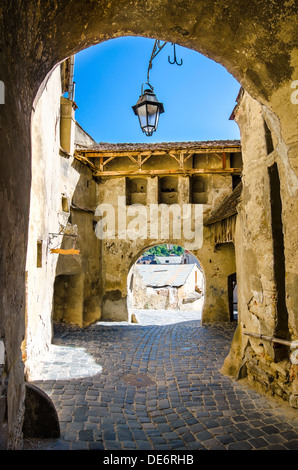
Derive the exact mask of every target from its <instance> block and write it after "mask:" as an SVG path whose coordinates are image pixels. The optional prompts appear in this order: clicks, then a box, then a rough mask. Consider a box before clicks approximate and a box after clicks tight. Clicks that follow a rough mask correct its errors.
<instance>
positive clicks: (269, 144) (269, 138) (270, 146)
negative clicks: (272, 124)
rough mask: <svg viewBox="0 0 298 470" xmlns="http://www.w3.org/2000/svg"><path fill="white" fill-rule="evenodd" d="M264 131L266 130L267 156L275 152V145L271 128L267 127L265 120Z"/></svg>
mask: <svg viewBox="0 0 298 470" xmlns="http://www.w3.org/2000/svg"><path fill="white" fill-rule="evenodd" d="M264 129H265V141H266V149H267V155H269V153H271V152H273V150H274V145H273V140H272V134H271V131H270V129H269V127H268V126H267V123H266V121H265V120H264Z"/></svg>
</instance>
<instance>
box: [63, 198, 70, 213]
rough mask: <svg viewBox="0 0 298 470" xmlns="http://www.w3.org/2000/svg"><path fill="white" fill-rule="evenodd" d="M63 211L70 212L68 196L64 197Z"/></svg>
mask: <svg viewBox="0 0 298 470" xmlns="http://www.w3.org/2000/svg"><path fill="white" fill-rule="evenodd" d="M62 210H63V212H69V201H68V197H67V196H62Z"/></svg>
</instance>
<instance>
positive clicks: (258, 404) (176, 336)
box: [26, 320, 298, 451]
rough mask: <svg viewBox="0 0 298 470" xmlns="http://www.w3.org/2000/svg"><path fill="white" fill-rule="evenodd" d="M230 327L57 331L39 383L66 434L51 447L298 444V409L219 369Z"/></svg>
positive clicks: (44, 444)
mask: <svg viewBox="0 0 298 470" xmlns="http://www.w3.org/2000/svg"><path fill="white" fill-rule="evenodd" d="M234 328H235V327H234V326H233V325H230V324H227V325H222V324H217V325H208V326H205V325H204V326H202V325H201V322H200V321H199V320H195V321H181V322H180V323H176V324H175V323H172V324H168V325H141V324H136V325H127V324H122V325H120V324H109V325H107V324H101V323H99V324H96V325H92V326H90V327H88V328H86V329H76V328H67V327H64V328H62V327H59V328H56V330H55V337H54V344H53V345H52V348H51V351H50V352H49V355H48V357H46V358H45V360H44V362H43V363H42V364H41V365H40V370H39V371H36V377H35V378H34V382H33V383H34V384H35V385H36V386H38V387H40V388H41V389H43V390H44V391H45V392H46V393H47V394H48V395H49V396H50V397H51V399H52V401H53V403H54V405H55V407H56V409H57V412H58V416H59V421H60V427H61V437H60V438H59V439H57V440H45V441H39V442H35V443H32V442H31V443H27V444H26V445H27V448H28V449H30V448H36V449H48V450H61V449H65V450H79V449H86V450H93V449H101V450H169V451H174V450H189V451H192V450H200V449H202V450H203V449H204V450H205V449H206V450H217V449H222V450H238V449H239V450H258V449H266V450H270V449H280V450H297V449H298V413H297V410H294V409H292V408H290V407H288V406H285V405H283V404H282V403H280V402H277V401H275V400H273V399H271V398H268V397H265V396H264V395H261V394H259V393H258V392H257V391H255V390H253V389H251V388H249V387H248V386H247V385H246V384H245V383H243V382H242V381H241V382H236V381H233V380H231V379H230V378H228V377H225V376H223V375H222V374H221V373H220V371H219V370H220V368H221V366H222V364H223V361H224V358H225V357H226V356H227V354H228V351H229V348H230V343H231V339H232V336H233V332H234Z"/></svg>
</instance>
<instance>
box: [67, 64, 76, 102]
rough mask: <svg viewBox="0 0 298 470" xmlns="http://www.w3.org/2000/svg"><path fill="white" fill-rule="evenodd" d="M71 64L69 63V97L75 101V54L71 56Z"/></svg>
mask: <svg viewBox="0 0 298 470" xmlns="http://www.w3.org/2000/svg"><path fill="white" fill-rule="evenodd" d="M69 61H70V65H69V85H68V99H69V100H71V101H74V94H75V93H74V92H75V82H74V81H73V77H74V61H75V56H74V55H72V56H71V57H70V58H69Z"/></svg>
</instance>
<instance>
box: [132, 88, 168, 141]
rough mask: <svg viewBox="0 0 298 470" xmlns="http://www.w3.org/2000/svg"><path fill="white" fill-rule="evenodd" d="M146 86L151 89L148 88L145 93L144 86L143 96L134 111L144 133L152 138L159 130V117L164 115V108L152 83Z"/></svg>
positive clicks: (133, 107)
mask: <svg viewBox="0 0 298 470" xmlns="http://www.w3.org/2000/svg"><path fill="white" fill-rule="evenodd" d="M146 85H149V87H150V89H149V88H147V89H146V90H145V91H143V85H142V94H141V95H140V97H139V99H138V101H137V103H136V104H135V105H134V106H132V109H133V110H134V113H135V114H136V115H137V116H138V118H139V122H140V126H141V129H142V131H143V132H144V133H145V134H146V135H147V136H151V135H152V134H153V132H154V131H156V129H157V125H158V120H159V115H160V114H162V113H164V107H163V104H162V103H159V101H158V99H157V98H156V95H155V94H154V92H153V87H152V86H151V85H150V83H146Z"/></svg>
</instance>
